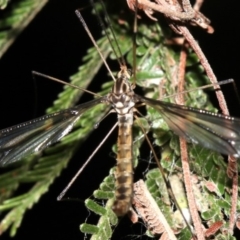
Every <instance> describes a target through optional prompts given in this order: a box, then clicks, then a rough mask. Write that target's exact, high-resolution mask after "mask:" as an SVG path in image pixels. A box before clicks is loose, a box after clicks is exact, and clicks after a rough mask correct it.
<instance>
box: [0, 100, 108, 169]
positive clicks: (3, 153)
mask: <svg viewBox="0 0 240 240" xmlns="http://www.w3.org/2000/svg"><path fill="white" fill-rule="evenodd" d="M105 100H106V98H105V97H101V98H98V99H95V100H92V101H90V102H87V103H84V104H80V105H78V106H75V107H73V108H69V109H66V110H63V111H60V112H56V113H53V114H49V115H45V116H42V117H39V118H36V119H33V120H31V121H28V122H24V123H21V124H18V125H15V126H13V127H9V128H5V129H3V130H1V131H0V167H3V166H4V165H7V164H10V163H13V162H16V161H19V160H21V159H22V158H24V157H26V156H28V155H30V154H32V153H37V152H40V151H42V150H43V149H45V148H46V147H48V146H49V145H51V144H53V143H55V142H57V141H59V140H60V139H62V138H63V137H64V136H65V135H66V134H68V133H69V132H70V131H71V130H72V128H73V125H74V123H75V122H76V121H77V120H78V119H79V118H80V117H81V115H82V113H84V112H85V111H86V110H88V109H89V108H91V107H93V106H95V105H96V104H99V103H102V102H105Z"/></svg>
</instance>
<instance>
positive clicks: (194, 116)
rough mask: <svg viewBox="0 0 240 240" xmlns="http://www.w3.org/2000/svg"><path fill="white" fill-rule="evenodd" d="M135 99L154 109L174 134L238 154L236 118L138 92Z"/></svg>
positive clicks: (238, 121) (239, 132)
mask: <svg viewBox="0 0 240 240" xmlns="http://www.w3.org/2000/svg"><path fill="white" fill-rule="evenodd" d="M136 98H137V100H138V101H141V102H143V103H146V104H147V105H149V106H151V107H153V108H155V109H156V110H158V111H159V112H160V113H161V115H162V117H163V119H164V120H165V121H166V123H167V124H168V126H169V128H170V129H171V130H172V131H174V132H175V133H176V134H177V135H179V136H181V137H184V138H185V139H187V140H189V141H191V142H193V143H197V144H201V145H202V146H203V147H206V148H209V149H212V150H214V151H217V152H219V153H223V154H226V155H233V156H234V157H240V119H238V118H233V117H230V116H225V115H221V114H216V113H213V112H208V111H205V110H201V109H197V108H190V107H186V106H182V105H177V104H172V103H167V102H162V101H158V100H154V99H149V98H146V97H141V96H138V95H136Z"/></svg>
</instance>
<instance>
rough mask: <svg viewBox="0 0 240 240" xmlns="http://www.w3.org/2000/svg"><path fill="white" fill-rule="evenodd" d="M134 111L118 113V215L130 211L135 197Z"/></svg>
mask: <svg viewBox="0 0 240 240" xmlns="http://www.w3.org/2000/svg"><path fill="white" fill-rule="evenodd" d="M132 123H133V113H132V111H130V113H127V114H125V115H118V125H119V130H118V142H117V144H118V146H117V166H116V172H115V179H116V185H115V188H116V189H115V198H116V200H115V202H114V204H113V207H112V209H113V211H114V212H115V213H116V215H117V216H123V215H125V214H126V213H128V211H129V209H130V207H131V205H132V197H133V157H132V156H133V151H132Z"/></svg>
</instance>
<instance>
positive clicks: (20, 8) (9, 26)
mask: <svg viewBox="0 0 240 240" xmlns="http://www.w3.org/2000/svg"><path fill="white" fill-rule="evenodd" d="M46 3H47V0H43V1H36V0H20V1H12V3H9V1H8V0H1V1H0V10H1V9H2V13H1V14H2V16H1V19H0V57H2V56H3V54H4V53H5V51H7V49H8V48H9V47H10V46H11V44H12V43H13V42H14V41H15V39H16V37H17V36H18V35H19V34H20V33H21V32H22V31H23V29H24V28H25V27H26V26H27V25H28V24H29V23H30V22H31V21H32V19H33V18H34V17H35V16H36V14H37V13H38V12H39V11H40V10H41V9H42V8H43V6H44V5H45V4H46ZM7 6H8V7H7Z"/></svg>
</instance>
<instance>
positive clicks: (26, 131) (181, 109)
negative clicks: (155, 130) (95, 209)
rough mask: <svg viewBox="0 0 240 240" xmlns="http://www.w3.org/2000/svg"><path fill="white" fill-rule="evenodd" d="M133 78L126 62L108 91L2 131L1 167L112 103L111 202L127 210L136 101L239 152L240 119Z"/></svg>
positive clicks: (176, 128)
mask: <svg viewBox="0 0 240 240" xmlns="http://www.w3.org/2000/svg"><path fill="white" fill-rule="evenodd" d="M76 14H77V16H78V18H79V19H80V20H81V22H82V23H83V25H84V27H85V22H84V20H83V19H82V16H81V14H80V12H79V11H76ZM130 78H131V74H130V71H129V70H128V69H127V67H126V65H125V63H124V62H122V63H121V64H120V71H119V73H118V74H117V77H116V79H114V84H113V87H112V91H111V92H110V93H109V94H107V95H105V96H102V97H99V98H97V99H94V100H92V101H89V102H86V103H83V104H80V105H77V106H75V107H72V108H69V109H66V110H63V111H60V112H56V113H53V114H49V115H45V116H42V117H40V118H36V119H33V120H31V121H28V122H25V123H21V124H18V125H15V126H12V127H9V128H6V129H3V130H1V131H0V166H1V167H4V166H7V165H8V164H11V163H14V162H17V161H19V160H21V159H23V158H24V157H27V156H29V155H31V154H34V153H38V152H41V151H43V150H44V149H45V148H47V147H48V146H50V145H51V144H53V143H56V142H58V141H60V140H61V139H62V138H63V137H64V136H65V135H67V134H68V133H69V132H70V131H71V130H72V128H73V126H74V124H75V123H76V122H77V121H78V120H79V118H80V117H81V116H82V114H83V113H84V112H85V111H87V110H88V109H91V108H92V107H94V106H96V105H98V104H106V105H111V107H112V109H113V111H114V112H116V113H117V115H118V125H119V134H118V150H117V167H116V173H115V178H116V187H115V188H116V190H115V198H116V200H115V202H114V204H113V210H114V212H115V213H116V214H117V215H118V216H123V215H125V214H126V213H127V212H128V211H129V209H130V207H131V204H132V196H133V163H132V159H133V156H132V155H133V150H132V148H133V146H132V124H133V118H134V116H133V115H134V114H133V112H134V108H135V106H136V104H139V103H143V104H146V105H148V106H150V107H153V108H155V109H156V110H157V111H159V112H160V114H161V115H162V118H163V119H164V120H165V121H166V123H167V124H168V126H169V128H170V129H171V130H172V131H173V132H175V133H176V134H177V135H179V136H181V137H184V138H185V139H186V140H188V141H190V142H192V143H195V144H200V145H202V146H203V147H206V148H209V149H212V150H214V151H217V152H219V153H222V154H226V155H233V156H234V157H237V158H238V157H239V156H240V119H238V118H233V117H230V116H225V115H221V114H216V113H213V112H208V111H205V110H202V109H196V108H191V107H186V106H182V105H177V104H173V103H168V102H163V101H159V100H154V99H150V98H147V97H143V96H140V95H137V94H136V93H135V92H134V85H133V84H132V83H131V82H130Z"/></svg>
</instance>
